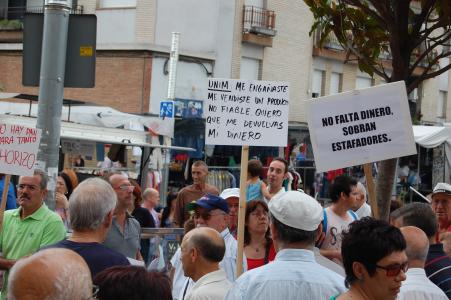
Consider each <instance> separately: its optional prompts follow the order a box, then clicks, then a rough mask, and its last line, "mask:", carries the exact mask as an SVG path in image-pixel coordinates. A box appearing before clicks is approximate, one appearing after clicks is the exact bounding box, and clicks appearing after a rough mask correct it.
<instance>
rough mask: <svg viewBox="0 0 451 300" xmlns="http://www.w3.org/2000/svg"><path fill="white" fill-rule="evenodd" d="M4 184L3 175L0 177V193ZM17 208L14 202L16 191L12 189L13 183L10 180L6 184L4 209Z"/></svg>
mask: <svg viewBox="0 0 451 300" xmlns="http://www.w3.org/2000/svg"><path fill="white" fill-rule="evenodd" d="M4 186H5V177H3V178H2V179H0V195H1V194H2V193H3V187H4ZM15 208H17V204H16V193H15V191H14V186H13V183H12V182H10V183H9V186H8V197H7V200H6V208H5V210H10V209H15Z"/></svg>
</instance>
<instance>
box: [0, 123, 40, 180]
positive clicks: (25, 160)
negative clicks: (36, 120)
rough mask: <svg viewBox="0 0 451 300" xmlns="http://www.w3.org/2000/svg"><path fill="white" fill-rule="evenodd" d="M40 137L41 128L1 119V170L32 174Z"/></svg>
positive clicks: (8, 172)
mask: <svg viewBox="0 0 451 300" xmlns="http://www.w3.org/2000/svg"><path fill="white" fill-rule="evenodd" d="M40 139H41V130H40V129H36V128H30V127H25V126H22V125H15V124H5V123H2V122H1V121H0V172H1V173H5V174H11V175H24V176H28V175H32V174H33V170H34V166H35V162H36V156H37V153H38V147H39V141H40Z"/></svg>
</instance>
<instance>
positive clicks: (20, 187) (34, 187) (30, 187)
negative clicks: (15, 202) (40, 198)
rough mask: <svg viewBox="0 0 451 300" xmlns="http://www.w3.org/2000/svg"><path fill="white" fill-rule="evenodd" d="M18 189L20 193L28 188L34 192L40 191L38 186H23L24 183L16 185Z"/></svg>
mask: <svg viewBox="0 0 451 300" xmlns="http://www.w3.org/2000/svg"><path fill="white" fill-rule="evenodd" d="M16 188H17V190H18V191H23V190H24V189H26V188H28V189H29V190H30V191H32V192H34V191H37V190H38V189H39V187H38V186H37V185H31V184H23V183H21V184H18V185H16Z"/></svg>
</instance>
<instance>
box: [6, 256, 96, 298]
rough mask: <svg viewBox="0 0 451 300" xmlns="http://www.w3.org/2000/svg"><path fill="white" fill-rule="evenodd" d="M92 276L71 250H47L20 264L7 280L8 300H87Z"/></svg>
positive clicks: (82, 261)
mask: <svg viewBox="0 0 451 300" xmlns="http://www.w3.org/2000/svg"><path fill="white" fill-rule="evenodd" d="M91 295H92V280H91V272H90V271H89V268H88V266H87V265H86V262H85V261H84V259H83V258H82V257H81V256H80V255H78V254H77V253H75V252H74V251H72V250H68V249H60V248H55V249H47V250H43V251H40V252H38V253H36V254H33V255H32V256H30V257H27V258H24V259H21V260H19V261H18V262H17V263H16V264H15V265H14V267H13V268H12V269H11V273H10V276H9V288H8V299H9V300H42V299H44V300H57V299H58V300H66V299H67V300H69V299H90V298H91Z"/></svg>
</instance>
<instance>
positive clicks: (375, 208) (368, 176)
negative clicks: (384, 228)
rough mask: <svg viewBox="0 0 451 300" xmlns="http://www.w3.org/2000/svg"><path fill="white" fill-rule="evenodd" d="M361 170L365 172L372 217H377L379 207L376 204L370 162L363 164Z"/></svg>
mask: <svg viewBox="0 0 451 300" xmlns="http://www.w3.org/2000/svg"><path fill="white" fill-rule="evenodd" d="M363 170H364V172H365V178H366V186H367V187H368V196H369V198H370V205H371V212H372V214H373V217H374V218H376V219H379V208H378V206H377V199H376V187H375V185H374V179H373V168H372V163H368V164H364V165H363Z"/></svg>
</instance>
